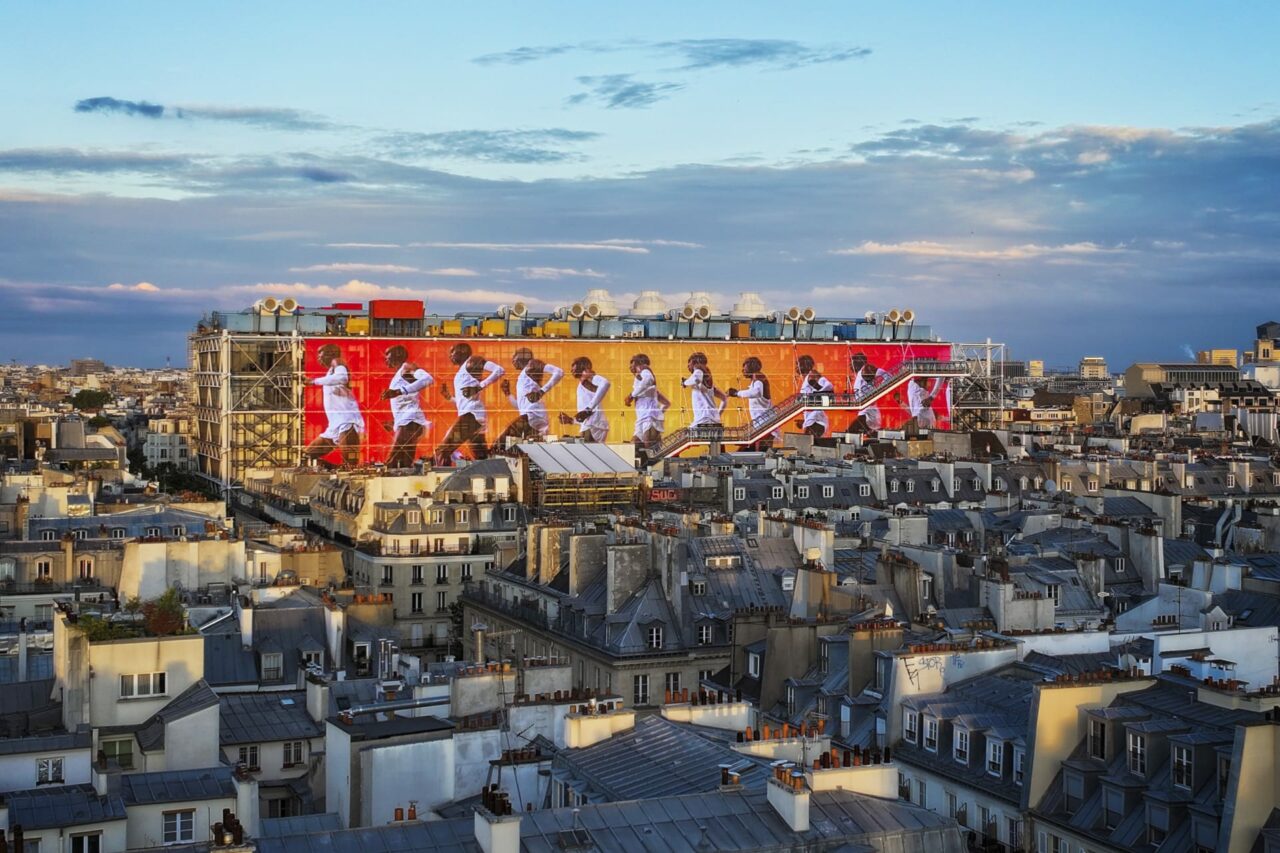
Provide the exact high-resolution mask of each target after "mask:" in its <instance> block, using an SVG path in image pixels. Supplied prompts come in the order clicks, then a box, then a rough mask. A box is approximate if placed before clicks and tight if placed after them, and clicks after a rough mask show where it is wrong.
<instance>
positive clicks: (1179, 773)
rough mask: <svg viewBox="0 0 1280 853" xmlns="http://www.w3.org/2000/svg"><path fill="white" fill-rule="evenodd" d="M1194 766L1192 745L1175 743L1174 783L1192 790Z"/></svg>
mask: <svg viewBox="0 0 1280 853" xmlns="http://www.w3.org/2000/svg"><path fill="white" fill-rule="evenodd" d="M1193 768H1194V765H1193V764H1192V756H1191V747H1189V746H1183V745H1181V744H1178V745H1175V746H1174V747H1173V784H1174V785H1176V786H1177V787H1179V788H1185V789H1187V790H1188V791H1189V790H1191V783H1192V778H1193V774H1192V770H1193Z"/></svg>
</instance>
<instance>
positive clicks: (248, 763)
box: [236, 744, 261, 770]
mask: <svg viewBox="0 0 1280 853" xmlns="http://www.w3.org/2000/svg"><path fill="white" fill-rule="evenodd" d="M236 761H237V762H238V763H240V764H243V765H244V766H245V767H248V768H249V769H250V770H257V769H258V768H259V767H261V765H260V764H259V763H258V746H257V744H254V745H253V746H242V747H240V755H239V757H238V758H237V759H236Z"/></svg>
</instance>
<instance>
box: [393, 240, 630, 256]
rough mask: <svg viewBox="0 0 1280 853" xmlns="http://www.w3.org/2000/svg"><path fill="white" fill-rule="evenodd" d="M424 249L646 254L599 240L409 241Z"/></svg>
mask: <svg viewBox="0 0 1280 853" xmlns="http://www.w3.org/2000/svg"><path fill="white" fill-rule="evenodd" d="M409 245H410V246H413V247H415V248H424V249H473V250H475V251H479V252H538V251H562V252H621V253H623V254H628V255H647V254H649V250H648V249H646V248H644V247H643V246H632V245H623V244H619V243H611V242H608V241H600V242H594V243H443V242H439V243H410V244H409Z"/></svg>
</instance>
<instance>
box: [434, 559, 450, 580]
mask: <svg viewBox="0 0 1280 853" xmlns="http://www.w3.org/2000/svg"><path fill="white" fill-rule="evenodd" d="M448 582H449V564H448V563H436V583H448Z"/></svg>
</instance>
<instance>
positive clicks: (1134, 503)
mask: <svg viewBox="0 0 1280 853" xmlns="http://www.w3.org/2000/svg"><path fill="white" fill-rule="evenodd" d="M1102 514H1103V515H1105V516H1107V517H1108V518H1156V517H1157V515H1156V513H1155V511H1154V510H1152V509H1151V507H1149V506H1147V505H1146V504H1144V503H1143V502H1142V501H1140V500H1138V499H1137V498H1135V497H1130V496H1128V495H1124V496H1121V497H1114V498H1108V497H1103V499H1102Z"/></svg>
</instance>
